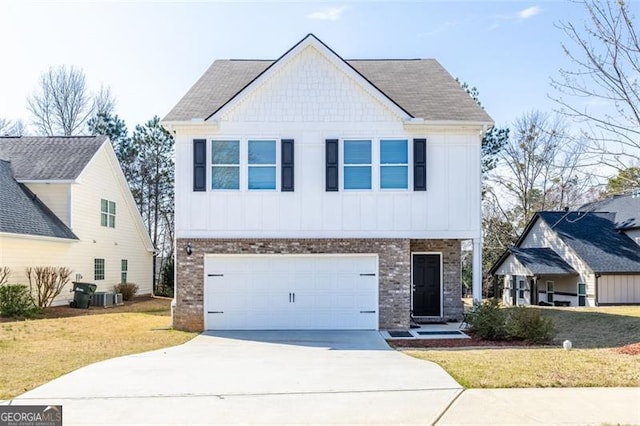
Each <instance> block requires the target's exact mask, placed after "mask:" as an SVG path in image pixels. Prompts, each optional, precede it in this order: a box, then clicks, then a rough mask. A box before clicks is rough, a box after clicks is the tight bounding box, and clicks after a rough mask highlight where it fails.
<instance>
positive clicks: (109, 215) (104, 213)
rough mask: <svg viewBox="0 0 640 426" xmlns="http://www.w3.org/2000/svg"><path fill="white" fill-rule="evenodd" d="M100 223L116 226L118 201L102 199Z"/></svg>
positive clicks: (110, 226)
mask: <svg viewBox="0 0 640 426" xmlns="http://www.w3.org/2000/svg"><path fill="white" fill-rule="evenodd" d="M100 225H102V226H106V227H109V228H115V227H116V203H115V202H113V201H109V200H105V199H102V200H100Z"/></svg>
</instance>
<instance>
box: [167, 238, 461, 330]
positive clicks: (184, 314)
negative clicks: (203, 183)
mask: <svg viewBox="0 0 640 426" xmlns="http://www.w3.org/2000/svg"><path fill="white" fill-rule="evenodd" d="M187 243H190V244H191V247H192V250H193V253H192V255H191V256H187V254H186V253H185V251H184V247H185V246H186V245H187ZM176 245H177V262H176V302H177V303H176V308H175V310H174V313H173V326H174V327H175V328H177V329H179V330H189V331H202V330H204V306H203V304H204V303H203V301H204V297H203V290H204V289H203V283H204V255H205V254H323V253H329V254H341V253H344V254H350V253H375V254H378V261H379V285H380V288H379V303H380V306H379V309H380V314H379V327H380V329H387V330H406V329H408V328H409V313H410V310H411V294H410V289H411V285H410V283H411V256H410V252H412V251H435V252H442V253H443V264H444V271H443V276H444V286H443V288H444V292H445V293H444V313H445V317H446V318H457V317H461V315H462V302H461V300H460V242H459V241H457V240H409V239H258V240H246V239H178V240H177V242H176Z"/></svg>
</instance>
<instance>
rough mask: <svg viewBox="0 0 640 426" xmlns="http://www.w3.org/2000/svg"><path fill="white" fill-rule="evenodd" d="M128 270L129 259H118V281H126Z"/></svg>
mask: <svg viewBox="0 0 640 426" xmlns="http://www.w3.org/2000/svg"><path fill="white" fill-rule="evenodd" d="M128 270H129V261H128V260H127V259H122V260H121V261H120V282H121V283H126V282H127V272H128Z"/></svg>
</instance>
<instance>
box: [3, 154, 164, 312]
mask: <svg viewBox="0 0 640 426" xmlns="http://www.w3.org/2000/svg"><path fill="white" fill-rule="evenodd" d="M110 150H111V151H110ZM116 167H118V168H119V165H118V163H117V159H116V157H115V154H113V151H112V148H111V146H110V145H108V144H105V145H103V147H102V148H100V150H99V151H98V152H97V153H96V155H95V156H94V157H93V159H92V160H91V161H90V163H89V164H88V165H87V167H86V168H85V170H84V171H83V172H82V173H81V175H80V176H79V177H78V183H77V184H71V185H70V191H69V192H68V194H69V195H70V199H71V203H70V205H71V211H70V216H71V218H72V222H71V224H70V225H71V226H70V228H71V230H72V231H73V232H74V234H75V235H76V236H78V238H79V240H63V239H53V238H47V239H43V238H37V237H29V236H26V237H25V236H22V235H16V236H12V235H10V234H3V235H2V236H0V266H8V267H9V268H11V270H12V275H11V277H10V279H9V282H10V283H20V284H25V283H27V280H26V276H25V273H24V271H25V268H26V267H28V266H66V267H68V268H70V269H71V272H72V273H71V281H73V280H75V278H76V274H81V275H82V278H81V281H83V282H91V283H95V284H97V285H98V291H112V290H113V286H114V285H115V284H118V283H119V282H120V273H121V260H122V259H127V261H128V272H127V281H128V282H131V283H135V284H137V285H138V286H139V290H138V294H149V293H151V292H152V261H153V256H152V253H151V252H150V251H149V250H148V248H149V247H148V246H147V245H145V242H144V237H143V236H142V235H141V232H140V230H139V228H138V226H137V225H136V223H135V220H136V217H135V215H138V214H139V213H138V212H137V210H135V206H134V210H132V209H131V208H130V207H129V206H128V203H127V202H125V199H126V198H127V197H128V196H129V195H128V194H127V193H126V191H125V188H126V187H123V186H122V182H121V181H120V180H119V179H118V177H117V174H116V172H118V173H121V172H120V170H117V169H114V168H116ZM30 187H31V185H30ZM57 187H58V185H40V184H39V185H34V187H33V189H32V191H34V192H35V193H36V194H37V195H38V197H39V198H40V199H41V200H43V201H44V200H47V199H54V198H55V197H54V195H55V194H54V193H48V192H47V190H49V189H53V191H56V190H57V189H56V188H57ZM101 199H108V200H110V201H115V203H116V226H115V228H108V227H103V226H101V225H100V200H101ZM53 204H54V205H55V202H54V203H53ZM52 210H53V209H52ZM95 258H101V259H105V279H104V280H99V281H96V280H94V259H95ZM67 287H68V288H66V289H64V290H63V292H62V293H61V294H60V296H59V297H58V298H57V299H56V301H55V304H64V303H67V301H68V299H70V298H73V294H72V293H70V290H71V288H72V285H71V284H68V286H67Z"/></svg>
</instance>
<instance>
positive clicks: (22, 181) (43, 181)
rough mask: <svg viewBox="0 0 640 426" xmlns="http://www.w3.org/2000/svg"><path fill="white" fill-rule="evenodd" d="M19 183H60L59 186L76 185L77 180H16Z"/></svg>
mask: <svg viewBox="0 0 640 426" xmlns="http://www.w3.org/2000/svg"><path fill="white" fill-rule="evenodd" d="M16 182H18V183H27V184H28V183H58V184H76V183H78V181H77V180H74V179H59V180H56V179H16Z"/></svg>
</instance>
